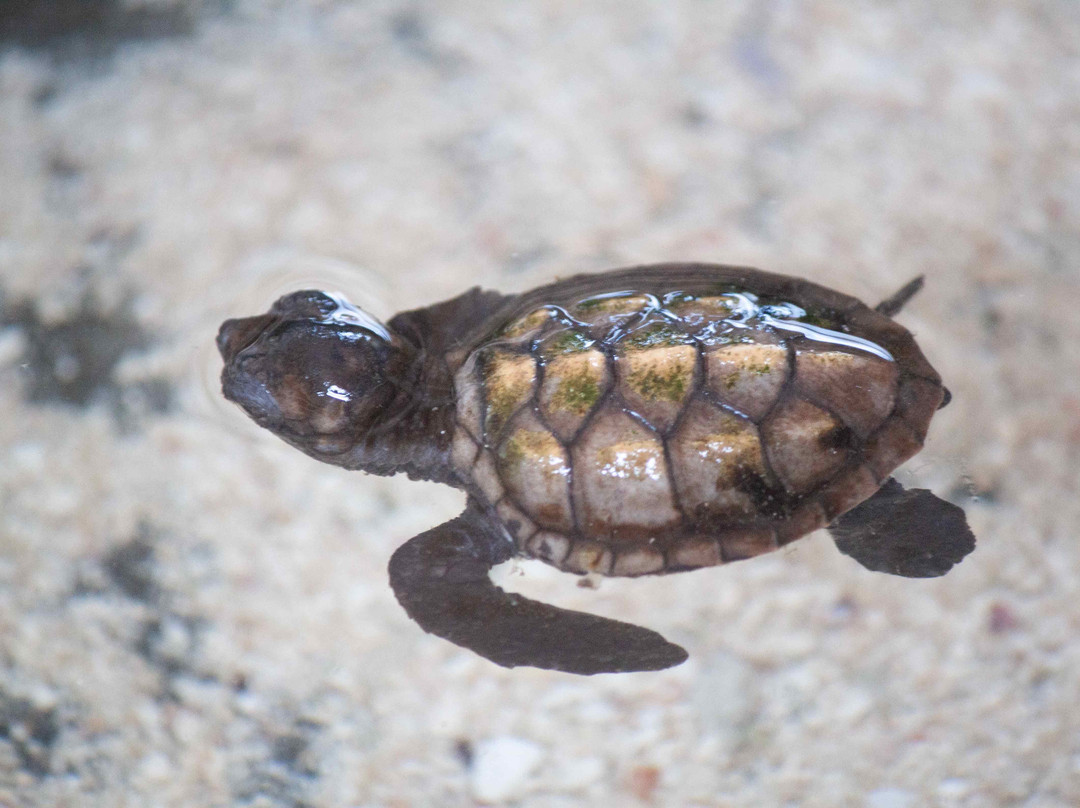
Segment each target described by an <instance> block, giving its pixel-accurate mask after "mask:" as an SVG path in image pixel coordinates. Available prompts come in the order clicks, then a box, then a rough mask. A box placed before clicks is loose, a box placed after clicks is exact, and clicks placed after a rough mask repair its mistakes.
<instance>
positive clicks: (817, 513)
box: [218, 264, 975, 674]
mask: <svg viewBox="0 0 1080 808" xmlns="http://www.w3.org/2000/svg"><path fill="white" fill-rule="evenodd" d="M921 285H922V279H921V278H916V279H915V280H914V281H912V282H911V283H909V284H908V285H907V286H905V287H904V288H903V289H901V290H900V291H899V292H897V293H896V294H895V295H893V296H892V297H890V298H889V299H887V300H885V301H883V302H882V303H880V304H879V305H878V306H877V307H876V308H873V309H871V308H869V307H867V306H865V305H863V304H862V303H860V302H859V301H858V300H856V299H855V298H853V297H848V296H847V295H843V294H841V293H839V292H835V291H832V290H830V289H826V288H824V287H822V286H818V285H816V284H813V283H810V282H809V281H805V280H800V279H797V278H790V277H785V276H783V275H776V274H772V273H767V272H762V271H759V270H755V269H748V268H744V267H731V266H720V265H710V264H661V265H655V266H643V267H635V268H630V269H620V270H614V271H611V272H606V273H602V274H597V275H579V276H575V277H572V278H568V279H566V280H562V281H559V282H556V283H553V284H550V285H548V286H543V287H540V288H537V289H534V290H532V291H529V292H526V293H523V294H519V295H502V294H499V293H496V292H490V291H481V290H480V289H472V290H470V291H468V292H466V293H464V294H463V295H461V296H459V297H456V298H454V299H452V300H448V301H446V302H443V303H438V304H435V305H432V306H428V307H427V308H422V309H417V310H415V311H408V312H404V313H401V314H398V315H397V316H395V317H394V318H393V319H391V320H390V321H389V322H388V323H386V324H383V323H381V322H380V321H379V320H377V319H376V318H374V317H373V316H371V315H369V314H367V313H366V312H364V311H362V310H360V309H358V308H356V307H355V306H353V305H352V304H350V303H349V302H348V301H347V300H345V299H344V298H343V297H342V296H340V295H335V294H328V293H324V292H317V291H302V292H296V293H293V294H290V295H286V296H285V297H282V298H281V299H280V300H278V301H277V302H276V303H275V304H274V306H273V307H272V308H271V309H270V311H269V312H268V313H267V314H263V315H259V316H256V317H247V318H242V319H236V320H229V321H227V322H226V323H224V324H223V325H222V326H221V330H220V332H219V334H218V348H219V350H220V351H221V355H222V357H223V358H224V360H225V369H224V371H223V373H222V387H223V391H224V394H225V396H226V398H228V399H230V400H231V401H234V402H236V403H238V404H239V405H240V406H241V407H243V408H244V409H245V410H246V411H247V413H248V415H250V416H251V418H253V419H254V420H255V422H256V423H258V424H259V425H260V426H263V427H265V428H267V429H269V430H270V431H271V432H273V433H274V434H276V435H278V436H279V437H281V438H282V439H283V440H285V441H286V442H288V443H289V444H291V445H293V446H295V447H296V448H298V449H300V450H301V451H303V452H305V453H306V454H308V455H310V456H312V457H314V458H316V459H317V460H322V461H325V462H327V463H333V464H335V465H338V466H343V467H344V468H348V469H362V470H363V471H367V472H370V473H372V474H384V475H389V474H396V473H399V472H405V473H406V474H408V475H409V477H410V478H412V479H425V480H435V481H437V482H442V483H446V484H448V485H452V486H454V487H456V488H460V489H462V490H464V491H465V492H466V493H467V495H468V504H467V505H466V507H465V512H464V513H463V514H461V516H459V517H457V518H456V519H452V520H450V521H449V522H447V523H445V524H443V525H440V526H438V527H436V528H433V529H432V530H429V531H427V532H425V533H422V534H420V535H419V536H416V537H415V538H413V539H411V540H409V541H408V542H406V543H405V544H404V545H403V546H402V547H401V548H400V549H399V550H398V551H397V552H396V553H394V555H393V557H392V559H391V560H390V583H391V586H392V587H393V589H394V592H395V594H396V595H397V598H398V600H399V601H400V603H401V605H402V606H403V607H404V608H405V610H406V611H407V612H408V614H409V615H410V617H412V618H413V619H414V620H415V621H416V622H417V623H419V624H420V626H421V627H422V628H423V629H424V630H425V631H428V632H431V633H433V634H436V635H438V636H440V637H444V638H446V639H448V640H450V641H451V642H454V643H457V644H458V645H460V646H463V647H465V648H469V649H471V650H472V651H475V652H476V653H478V654H480V655H481V656H484V657H486V658H488V659H490V660H491V661H493V662H495V663H497V664H499V665H504V666H507V667H514V666H517V665H531V666H535V667H538V668H551V669H555V670H562V671H569V672H572V673H581V674H591V673H601V672H613V671H640V670H658V669H661V668H666V667H669V666H671V665H677V664H679V663H680V662H682V661H683V660H684V659H686V656H687V655H686V652H685V651H684V650H683V649H682V648H680V647H679V646H677V645H674V644H672V643H669V642H667V641H666V640H665V639H664V638H663V637H661V636H660V635H659V634H657V633H656V632H654V631H650V630H648V629H645V628H642V627H640V626H635V625H631V624H629V623H625V622H621V621H617V620H609V619H606V618H602V617H597V616H595V615H589V614H585V613H582V612H576V611H570V610H567V609H560V608H558V607H555V606H552V605H549V604H546V603H540V602H537V601H534V600H530V599H527V598H524V597H522V596H519V595H515V594H510V593H507V592H504V591H503V590H502V589H500V588H499V587H497V586H495V584H493V583H492V582H491V580H490V579H489V577H488V572H489V570H490V569H491V567H492V566H494V565H496V564H499V563H501V562H503V561H505V560H507V559H509V558H511V557H513V556H524V557H530V558H539V559H541V560H543V561H546V562H547V563H549V564H551V565H553V566H555V567H558V568H559V569H561V570H565V571H567V572H571V573H575V574H587V573H596V574H600V575H618V576H638V575H662V574H667V573H673V572H683V571H686V570H693V569H697V568H699V567H710V566H713V565H716V564H723V563H727V562H730V561H736V560H739V559H745V558H749V557H751V556H755V555H759V554H761V553H765V552H768V551H770V550H775V549H777V548H778V547H783V546H784V545H786V544H788V543H789V542H792V541H794V540H796V539H798V538H799V537H801V536H803V535H805V534H807V533H809V532H811V531H813V530H816V529H818V528H822V527H827V528H828V530H829V531H830V532H831V533H832V535H833V538H834V540H835V541H836V544H837V546H838V547H839V549H840V550H841V552H843V553H845V554H847V555H849V556H851V557H852V558H854V559H855V560H856V561H858V562H859V563H860V564H862V565H863V566H865V567H867V568H869V569H871V570H877V571H882V572H888V573H892V574H895V575H903V576H908V577H928V576H935V575H942V574H944V573H945V572H947V571H948V570H949V568H950V567H952V566H953V564H955V563H956V562H958V561H959V560H960V559H962V558H963V557H964V556H965V555H966V554H967V553H969V552H971V550H972V549H974V546H975V539H974V536H973V535H972V534H971V531H970V529H969V528H968V526H967V523H966V521H965V518H964V512H963V511H962V510H961V509H960V508H958V507H957V506H955V505H951V504H949V503H947V502H944V501H942V500H940V499H938V498H937V497H935V496H934V495H933V494H931V493H930V492H929V491H925V490H921V489H915V490H904V488H902V487H901V486H900V484H899V483H897V482H896V481H895V480H893V479H892V478H891V477H890V476H889V475H890V473H891V472H892V471H893V469H895V468H896V467H897V466H899V465H900V464H901V463H903V462H904V461H905V460H907V459H908V458H909V457H911V456H912V455H914V454H915V453H916V452H918V451H919V449H920V448H921V447H922V445H923V440H924V438H925V437H926V433H927V429H928V427H929V425H930V419H931V418H932V417H933V415H934V413H935V411H936V410H937V409H939V408H940V407H942V406H944V404H946V403H947V402H948V399H949V393H948V391H947V390H946V389H945V388H944V387H943V386H942V384H941V377H940V376H939V375H938V374H937V372H935V370H934V369H933V368H932V367H931V366H930V364H929V363H928V362H927V361H926V358H925V357H924V356H923V354H922V352H921V351H920V350H919V348H918V346H917V345H916V344H915V340H914V338H913V337H912V335H911V334H910V333H909V332H908V331H907V330H906V329H904V328H903V327H902V326H900V325H898V324H897V323H896V322H894V321H893V320H892V316H893V315H895V314H896V313H897V312H898V311H899V310H900V309H901V307H902V306H903V305H904V304H905V303H906V302H907V301H908V300H909V299H910V298H911V297H912V295H914V294H915V293H916V292H917V291H918V290H919V288H920V287H921Z"/></svg>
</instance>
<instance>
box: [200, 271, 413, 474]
mask: <svg viewBox="0 0 1080 808" xmlns="http://www.w3.org/2000/svg"><path fill="white" fill-rule="evenodd" d="M217 346H218V350H219V351H220V352H221V357H222V359H224V361H225V368H224V370H223V371H222V373H221V386H222V392H223V393H224V394H225V397H226V398H227V399H229V400H230V401H234V402H236V403H237V404H239V405H240V406H241V407H243V409H244V410H245V411H246V412H247V414H248V415H249V416H251V418H252V419H253V420H254V421H255V422H256V423H257V424H259V426H262V427H265V428H266V429H269V430H270V431H271V432H273V433H274V434H276V435H278V436H279V437H281V438H282V439H284V440H285V441H287V442H288V443H290V444H292V445H293V446H296V447H297V448H299V449H300V450H302V451H303V452H306V453H307V454H309V455H311V456H312V457H314V458H316V459H317V460H324V461H327V462H330V463H335V464H337V465H345V466H349V467H356V466H362V465H363V460H362V457H358V456H357V455H362V454H363V447H364V445H365V444H366V443H367V440H368V438H369V436H370V433H371V432H372V430H373V429H375V428H376V427H377V425H378V424H379V422H380V418H381V417H382V416H383V415H384V414H385V413H386V412H387V410H388V408H390V407H389V405H390V403H391V402H392V401H394V400H395V398H396V397H397V396H398V395H399V383H400V381H401V380H402V378H403V377H404V376H405V375H406V374H407V365H408V356H407V352H406V351H405V350H404V349H403V348H402V346H401V344H400V340H397V339H396V338H395V337H394V335H393V334H392V333H391V332H390V330H389V329H388V328H387V327H386V326H385V325H383V324H382V323H381V322H379V320H377V319H376V318H375V317H372V316H371V315H370V314H367V313H366V312H364V311H362V310H361V309H358V308H357V307H355V306H354V305H352V304H351V303H349V302H348V301H347V300H345V298H343V297H341V296H340V295H335V294H328V293H326V292H318V291H303V292H294V293H293V294H290V295H286V296H285V297H282V298H281V299H279V300H278V301H277V302H276V303H275V304H274V305H273V307H272V308H271V309H270V311H269V312H267V313H266V314H262V315H259V316H257V317H244V318H240V319H235V320H227V321H225V322H224V323H223V324H222V326H221V329H220V330H219V331H218V336H217Z"/></svg>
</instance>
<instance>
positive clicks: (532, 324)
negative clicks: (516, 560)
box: [453, 270, 944, 576]
mask: <svg viewBox="0 0 1080 808" xmlns="http://www.w3.org/2000/svg"><path fill="white" fill-rule="evenodd" d="M601 277H602V276H601ZM620 280H622V279H620ZM589 281H592V282H591V283H590V282H589ZM625 281H626V288H625V289H621V288H612V287H610V286H606V287H604V288H602V291H601V290H597V289H596V287H595V285H594V284H595V281H594V280H593V279H591V278H590V279H587V280H583V281H577V282H571V283H565V284H563V285H558V284H556V285H554V286H551V287H547V288H545V289H542V290H538V291H537V292H534V293H533V294H532V295H530V296H529V300H528V301H524V302H522V304H520V305H519V306H517V307H516V308H517V309H518V310H519V311H515V312H514V313H512V314H511V315H510V316H509V317H507V318H505V321H504V322H499V323H498V324H497V326H496V327H495V328H493V329H492V330H493V333H492V334H491V335H490V336H489V337H487V338H486V339H484V340H483V341H482V342H481V343H480V345H478V346H477V347H475V348H473V349H471V350H470V351H469V352H468V355H467V359H466V360H465V361H464V362H463V364H462V366H461V368H460V370H458V371H457V373H456V374H455V377H454V387H455V390H456V393H457V397H458V402H459V408H458V419H457V423H456V428H455V434H454V443H453V462H454V467H455V469H456V470H457V472H458V474H459V475H460V476H461V479H462V480H464V481H469V482H472V483H474V484H475V485H476V487H478V488H479V490H480V493H479V496H480V497H481V498H482V499H483V501H484V502H486V503H487V504H488V505H490V506H491V507H493V508H494V509H495V511H496V513H497V514H498V516H499V518H500V519H501V521H502V523H503V524H504V525H505V526H506V528H507V530H508V531H509V532H510V533H511V535H512V536H513V537H514V540H515V542H516V545H517V548H518V550H519V552H521V553H523V554H525V555H529V556H533V557H536V558H540V559H543V560H544V561H547V562H548V563H551V564H553V565H555V566H557V567H559V568H560V569H563V570H566V571H569V572H574V573H599V574H602V575H619V576H634V575H644V574H654V573H662V572H671V571H676V570H685V569H693V568H697V567H703V566H711V565H715V564H719V563H722V562H725V561H732V560H736V559H743V558H748V557H750V556H754V555H758V554H760V553H764V552H767V551H769V550H774V549H776V548H777V547H780V546H783V545H784V544H787V543H788V542H791V541H793V540H794V539H797V538H799V537H800V536H802V535H804V534H806V533H808V532H810V531H812V530H815V529H817V528H820V527H824V526H825V525H827V524H829V523H830V522H831V521H832V520H833V519H834V518H835V517H837V516H838V515H840V514H842V513H844V512H846V511H848V510H850V509H851V508H852V507H854V506H855V505H857V504H858V503H860V502H862V501H863V500H865V499H866V498H867V497H869V496H870V495H871V494H873V493H874V492H875V491H877V490H878V488H879V487H880V486H881V484H882V483H883V482H884V480H885V479H886V478H887V477H888V475H889V473H890V472H891V471H892V470H893V469H894V468H895V467H896V466H898V465H900V463H902V462H903V461H904V460H906V459H907V458H909V457H910V456H912V455H913V454H915V453H916V452H917V451H918V450H919V449H920V448H921V446H922V443H923V439H924V438H925V436H926V432H927V428H928V426H929V423H930V418H931V416H932V415H933V413H934V411H935V410H936V409H937V408H938V407H939V405H940V404H941V402H942V400H943V397H944V388H943V387H942V385H941V379H940V377H939V376H938V374H937V373H936V372H935V371H934V370H933V368H932V367H930V365H929V364H928V363H927V361H926V359H925V358H924V357H923V355H922V353H921V352H920V351H919V349H918V347H917V346H916V345H915V343H914V340H913V339H912V338H911V335H910V334H909V333H908V332H907V331H906V330H905V329H903V328H901V327H900V326H898V325H897V324H896V323H894V322H893V321H892V320H891V319H889V318H888V317H886V316H885V315H883V314H880V313H878V312H875V311H873V310H872V309H869V308H868V307H866V306H864V305H862V304H861V303H859V302H858V301H857V300H855V299H854V298H849V297H845V296H843V295H840V294H838V293H836V292H833V291H830V290H828V289H825V288H823V287H820V286H817V285H815V284H812V283H809V282H807V281H793V280H792V279H787V278H780V277H778V276H775V275H769V274H766V273H762V272H750V271H747V270H737V271H733V272H725V273H718V272H715V271H710V272H708V273H707V276H706V277H704V278H702V277H701V274H700V273H696V272H694V273H670V272H660V273H642V274H639V275H638V276H636V277H634V278H632V279H630V278H627V279H625ZM537 299H539V300H542V301H544V302H542V303H541V304H540V305H537V306H536V307H535V308H533V307H532V306H533V301H535V300H537Z"/></svg>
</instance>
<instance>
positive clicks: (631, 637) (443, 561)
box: [390, 500, 687, 674]
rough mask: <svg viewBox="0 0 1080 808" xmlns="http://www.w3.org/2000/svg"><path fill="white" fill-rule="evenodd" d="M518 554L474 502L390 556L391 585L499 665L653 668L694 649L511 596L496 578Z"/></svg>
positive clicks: (420, 615) (422, 620)
mask: <svg viewBox="0 0 1080 808" xmlns="http://www.w3.org/2000/svg"><path fill="white" fill-rule="evenodd" d="M511 555H513V550H512V547H511V545H510V544H509V542H508V541H507V539H506V538H505V537H504V536H503V535H502V534H501V532H500V531H499V529H498V527H497V526H496V525H495V524H493V523H492V522H491V520H490V519H489V518H488V517H487V516H486V515H485V514H484V512H483V510H482V509H481V508H480V507H479V506H478V505H477V504H476V503H475V502H474V501H472V500H470V501H469V504H468V506H467V507H466V509H465V512H464V513H463V514H462V515H461V516H459V517H457V518H456V519H451V520H450V521H449V522H446V523H445V524H442V525H440V526H439V527H436V528H434V529H432V530H429V531H426V532H425V533H421V534H420V535H419V536H416V537H415V538H413V539H411V540H410V541H408V542H407V543H405V544H404V545H402V547H400V548H399V549H398V551H397V552H395V553H394V555H393V557H392V558H391V559H390V585H391V586H392V587H393V589H394V594H395V595H396V596H397V599H398V601H399V602H400V603H401V605H402V607H404V609H405V611H406V612H408V614H409V617H411V618H412V619H413V620H415V621H416V622H417V623H419V624H420V627H421V628H423V629H424V630H425V631H427V632H430V633H431V634H435V635H437V636H439V637H442V638H444V639H447V640H450V642H452V643H455V644H456V645H460V646H462V647H463V648H468V649H469V650H471V651H475V652H476V653H477V654H480V656H482V657H486V658H487V659H490V660H491V661H492V662H494V663H495V664H497V665H502V666H503V667H507V668H513V667H516V666H518V665H531V666H532V667H535V668H548V669H551V670H559V671H566V672H567V673H580V674H592V673H615V672H619V671H650V670H661V669H663V668H669V667H671V666H672V665H678V664H679V663H680V662H683V661H684V660H685V659H686V657H687V654H686V651H684V650H683V649H682V648H680V647H679V646H677V645H673V644H672V643H669V642H668V641H667V640H665V639H664V638H663V637H661V636H660V635H659V634H657V633H656V632H655V631H650V630H649V629H646V628H642V627H640V626H634V625H631V624H630V623H623V622H620V621H618V620H609V619H607V618H605V617H597V616H596V615H591V614H585V613H583V612H575V611H570V610H568V609H560V608H557V607H555V606H551V605H549V604H546V603H540V602H538V601H535V600H530V599H528V598H525V597H522V596H521V595H515V594H512V593H508V592H505V591H503V590H502V589H500V588H499V587H497V586H495V584H493V583H492V582H491V579H490V578H489V577H488V572H489V571H490V570H491V568H492V567H493V566H494V565H496V564H499V563H501V562H503V561H505V560H507V559H508V558H510V556H511Z"/></svg>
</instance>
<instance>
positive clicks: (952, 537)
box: [829, 477, 975, 578]
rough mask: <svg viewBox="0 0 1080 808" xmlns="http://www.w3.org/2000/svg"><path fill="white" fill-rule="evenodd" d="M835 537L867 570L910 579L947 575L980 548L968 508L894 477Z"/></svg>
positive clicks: (842, 519)
mask: <svg viewBox="0 0 1080 808" xmlns="http://www.w3.org/2000/svg"><path fill="white" fill-rule="evenodd" d="M829 532H830V533H832V537H833V540H834V541H835V542H836V546H837V547H838V548H839V550H840V552H841V553H843V554H844V555H848V556H851V557H852V558H854V559H855V560H856V561H858V562H859V563H860V564H862V565H863V566H864V567H866V568H867V569H869V570H873V571H875V572H888V573H891V574H892V575H903V576H904V577H906V578H934V577H937V576H939V575H944V574H945V573H946V572H948V571H949V570H950V569H951V568H952V566H953V565H954V564H956V563H958V562H959V561H960V560H961V559H963V557H964V556H966V555H967V554H968V553H970V552H971V551H972V550H974V549H975V536H974V534H972V532H971V528H970V527H968V524H967V519H966V518H965V516H964V510H963V508H960V507H958V506H956V505H953V504H952V503H950V502H946V501H945V500H943V499H939V498H938V497H936V496H934V495H933V494H932V493H930V492H929V491H927V490H926V489H925V488H912V489H911V490H910V491H909V490H906V489H905V488H904V487H903V486H902V485H900V483H898V482H897V481H896V480H894V479H893V478H891V477H890V478H889V479H888V480H886V481H885V484H884V485H882V486H881V488H880V489H879V490H878V492H877V493H876V494H874V495H873V496H872V497H870V498H869V499H868V500H866V501H865V502H863V503H861V504H860V505H857V506H856V507H854V508H852V509H851V510H850V511H848V512H847V513H845V514H843V515H841V516H839V517H838V518H837V519H836V520H835V521H834V522H833V523H832V524H831V525H829Z"/></svg>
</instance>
